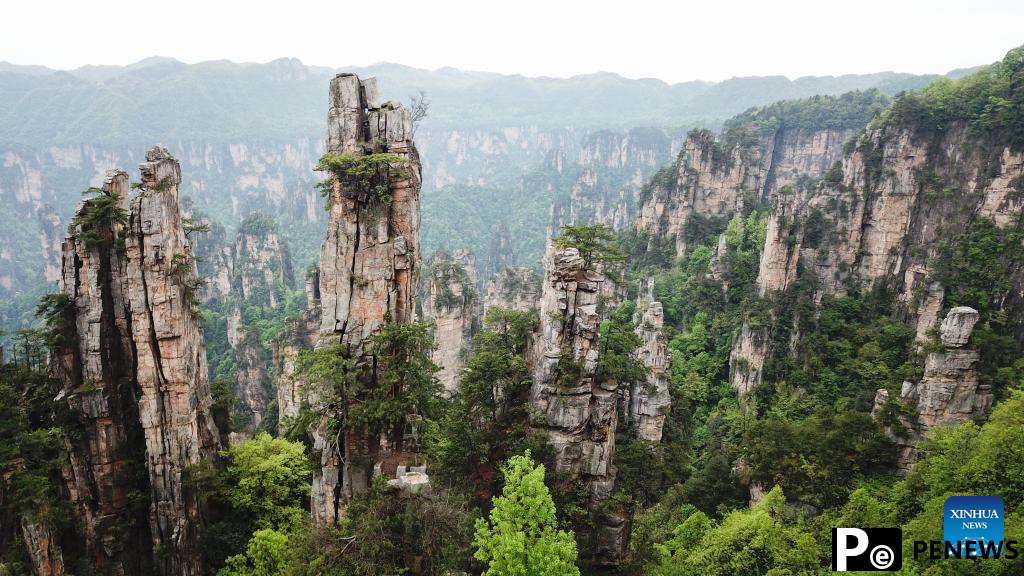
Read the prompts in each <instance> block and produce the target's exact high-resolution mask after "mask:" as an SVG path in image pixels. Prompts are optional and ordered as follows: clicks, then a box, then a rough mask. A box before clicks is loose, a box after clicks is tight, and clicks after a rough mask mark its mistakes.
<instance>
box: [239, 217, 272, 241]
mask: <svg viewBox="0 0 1024 576" xmlns="http://www.w3.org/2000/svg"><path fill="white" fill-rule="evenodd" d="M238 232H239V233H240V234H249V235H252V236H264V235H266V234H269V233H276V232H277V220H276V219H275V218H274V217H273V216H268V215H266V214H261V213H259V212H253V213H251V214H249V215H248V216H246V217H245V218H244V219H243V220H242V223H241V224H239V225H238Z"/></svg>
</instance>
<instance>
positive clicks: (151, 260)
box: [125, 147, 220, 575]
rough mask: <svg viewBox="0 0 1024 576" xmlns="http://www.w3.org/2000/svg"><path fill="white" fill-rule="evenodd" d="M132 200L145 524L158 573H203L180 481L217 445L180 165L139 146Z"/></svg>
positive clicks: (196, 515)
mask: <svg viewBox="0 0 1024 576" xmlns="http://www.w3.org/2000/svg"><path fill="white" fill-rule="evenodd" d="M139 170H140V171H141V172H142V191H141V192H140V193H139V194H138V195H137V196H136V197H135V198H134V199H133V200H132V203H131V216H130V219H129V223H128V231H127V238H126V242H125V252H126V255H127V266H126V271H127V275H126V278H125V285H126V287H127V290H126V292H127V295H128V304H129V309H130V310H131V315H130V319H131V328H132V343H133V345H134V350H135V360H136V366H135V377H136V383H137V386H138V391H139V392H140V394H141V396H140V398H139V400H138V404H139V419H140V421H141V423H142V429H143V433H144V435H145V440H146V452H147V456H148V457H147V459H146V465H147V468H148V470H149V480H150V497H151V506H150V515H149V516H150V518H149V519H150V530H151V532H152V536H153V544H154V548H155V549H156V551H157V554H156V557H157V562H158V563H159V569H160V571H161V572H162V573H163V574H188V575H191V574H201V573H202V566H201V563H200V554H199V550H198V547H197V543H198V536H199V528H200V526H201V525H202V520H203V510H202V506H201V503H200V501H199V499H198V497H197V495H195V494H193V493H190V491H188V490H187V489H186V487H185V486H184V483H183V479H182V476H183V474H184V473H185V472H186V469H187V468H189V467H191V466H194V465H197V464H200V463H201V462H211V461H213V460H215V458H216V455H217V450H218V449H219V448H220V440H219V438H220V436H219V434H218V432H217V428H216V425H215V424H214V421H213V416H212V415H211V413H210V406H211V405H212V404H213V400H212V397H211V395H210V385H209V381H208V372H207V367H206V346H205V343H204V341H203V331H202V325H201V324H200V321H199V315H198V312H197V310H198V305H199V304H198V302H199V301H198V298H199V295H198V292H197V291H198V288H199V287H200V284H201V283H200V282H199V281H198V278H197V276H196V267H195V257H194V256H193V255H192V247H191V245H190V244H189V241H188V239H187V238H186V237H185V232H184V230H183V228H182V222H181V213H180V211H179V205H178V185H179V184H180V183H181V167H180V166H179V164H178V161H177V160H175V159H174V158H172V157H171V155H170V154H169V153H168V152H167V150H166V149H163V148H159V147H157V148H153V149H152V150H150V151H148V152H146V162H144V163H142V164H141V165H139Z"/></svg>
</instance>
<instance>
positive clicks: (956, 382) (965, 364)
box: [873, 306, 993, 472]
mask: <svg viewBox="0 0 1024 576" xmlns="http://www.w3.org/2000/svg"><path fill="white" fill-rule="evenodd" d="M977 321H978V311H977V310H975V309H973V308H968V307H966V306H961V307H957V308H953V309H952V310H950V311H949V313H948V314H947V315H946V318H945V319H944V320H943V321H942V327H941V329H940V338H941V341H942V347H943V349H942V350H940V351H935V352H931V353H929V354H928V357H927V358H926V359H925V365H924V376H923V377H922V378H921V381H920V382H917V383H913V382H904V383H903V388H902V389H901V390H900V398H899V400H900V402H901V403H902V404H903V405H904V406H905V407H907V408H909V409H910V410H911V411H912V413H913V415H912V416H911V417H905V416H902V415H901V414H898V413H897V414H895V415H893V414H890V415H888V417H889V418H893V419H895V422H894V423H898V424H899V425H900V426H899V431H898V432H897V431H896V430H894V428H893V427H892V426H891V425H890V426H889V427H888V433H889V435H890V437H891V438H893V440H895V441H896V443H897V445H898V446H899V449H900V451H899V460H898V462H899V467H900V469H901V470H902V471H904V472H906V471H907V470H909V469H910V467H911V466H912V465H913V463H914V461H915V460H916V458H917V450H916V448H915V447H914V445H915V444H916V443H917V442H918V441H920V440H921V439H922V438H924V436H925V434H926V433H927V432H928V431H929V430H931V429H932V428H935V427H936V426H941V425H944V424H962V423H964V422H967V421H968V420H982V419H984V418H986V417H987V416H988V413H989V411H990V410H991V409H992V401H993V395H992V389H991V387H990V386H988V385H987V384H981V383H980V382H979V374H978V368H977V363H978V361H979V360H980V359H981V355H980V353H979V352H978V350H977V349H975V348H972V347H970V346H968V342H969V341H970V338H971V332H972V331H973V330H974V325H975V324H976V323H977ZM888 402H889V392H888V391H887V390H885V389H880V390H878V392H877V393H876V395H875V407H874V410H873V413H874V414H875V415H876V416H878V415H880V414H883V413H884V411H885V410H886V409H887V407H888V406H887V405H888Z"/></svg>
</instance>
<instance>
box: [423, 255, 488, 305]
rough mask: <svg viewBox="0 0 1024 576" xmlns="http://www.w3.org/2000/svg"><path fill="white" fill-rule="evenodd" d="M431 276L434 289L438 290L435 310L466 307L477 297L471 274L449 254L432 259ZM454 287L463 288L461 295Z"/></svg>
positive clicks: (435, 297) (435, 298) (435, 296)
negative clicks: (456, 292)
mask: <svg viewBox="0 0 1024 576" xmlns="http://www.w3.org/2000/svg"><path fill="white" fill-rule="evenodd" d="M430 276H431V278H432V287H434V288H436V289H437V292H436V294H435V295H434V308H436V309H437V310H442V309H450V308H454V307H458V306H465V305H466V304H467V303H469V302H472V301H473V300H474V299H476V297H477V294H476V289H475V288H474V287H473V282H472V280H471V279H470V277H469V273H468V272H466V269H465V268H464V267H463V266H462V265H461V264H459V263H458V262H456V261H455V260H452V259H451V257H450V256H449V255H448V254H444V253H440V254H436V255H435V256H434V257H433V258H431V263H430ZM453 285H458V286H459V287H460V288H461V291H462V292H461V294H458V295H456V294H455V291H454V290H452V286H453Z"/></svg>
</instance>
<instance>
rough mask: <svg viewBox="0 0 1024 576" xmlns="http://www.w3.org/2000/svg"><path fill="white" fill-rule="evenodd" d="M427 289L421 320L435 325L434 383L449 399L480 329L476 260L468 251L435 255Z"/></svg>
mask: <svg viewBox="0 0 1024 576" xmlns="http://www.w3.org/2000/svg"><path fill="white" fill-rule="evenodd" d="M427 266H428V269H429V270H430V285H429V286H428V288H427V290H428V292H427V298H426V301H425V302H423V317H424V319H425V320H426V321H428V322H432V323H433V324H434V343H435V344H436V346H437V348H436V349H435V350H434V354H433V360H434V363H435V364H437V365H438V366H440V367H441V371H440V372H438V374H437V379H438V380H439V381H440V382H441V385H442V386H443V388H444V391H445V393H446V394H448V395H449V396H450V395H452V394H454V393H455V391H456V390H457V388H458V385H459V378H460V375H461V373H462V368H463V366H465V364H466V356H467V355H468V354H469V348H470V342H471V340H472V338H473V334H474V333H475V332H476V331H477V330H479V328H480V318H481V315H482V307H481V302H480V296H479V292H478V291H477V287H476V284H477V278H476V258H474V257H473V254H472V253H471V252H469V251H468V250H462V249H458V250H455V251H453V252H452V253H451V254H447V253H437V254H434V256H432V257H431V258H430V261H429V263H428V265H427Z"/></svg>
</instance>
